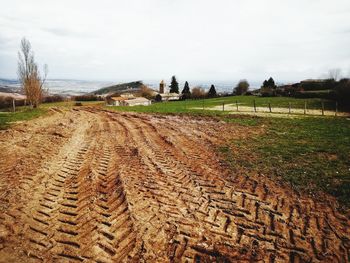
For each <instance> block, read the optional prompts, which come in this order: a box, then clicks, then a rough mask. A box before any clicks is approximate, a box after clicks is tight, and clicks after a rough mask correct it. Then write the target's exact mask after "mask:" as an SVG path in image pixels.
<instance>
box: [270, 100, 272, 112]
mask: <svg viewBox="0 0 350 263" xmlns="http://www.w3.org/2000/svg"><path fill="white" fill-rule="evenodd" d="M269 110H270V113H271V112H272V110H271V103H270V102H269Z"/></svg>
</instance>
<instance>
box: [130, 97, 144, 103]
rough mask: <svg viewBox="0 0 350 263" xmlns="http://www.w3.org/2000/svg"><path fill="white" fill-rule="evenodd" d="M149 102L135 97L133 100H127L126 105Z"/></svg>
mask: <svg viewBox="0 0 350 263" xmlns="http://www.w3.org/2000/svg"><path fill="white" fill-rule="evenodd" d="M148 101H149V100H148V99H146V98H144V97H137V98H134V99H129V100H128V103H138V102H148Z"/></svg>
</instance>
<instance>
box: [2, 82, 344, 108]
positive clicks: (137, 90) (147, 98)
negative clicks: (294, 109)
mask: <svg viewBox="0 0 350 263" xmlns="http://www.w3.org/2000/svg"><path fill="white" fill-rule="evenodd" d="M249 88H250V87H249V83H248V81H247V80H241V81H239V82H238V83H237V85H236V86H235V87H233V89H232V92H217V91H216V88H215V86H214V85H211V87H210V89H209V90H205V89H203V88H202V87H200V86H195V87H192V88H190V85H189V83H188V82H187V81H186V82H185V84H184V87H182V88H181V90H180V87H179V84H178V82H177V80H176V78H175V76H173V77H172V79H171V82H170V84H169V85H167V84H166V82H165V81H164V80H161V81H160V83H159V86H158V89H151V88H150V87H148V86H146V85H145V84H143V82H142V81H134V82H128V83H122V84H117V85H113V86H109V87H105V88H101V89H98V90H96V91H94V92H91V93H88V94H84V95H78V96H71V97H65V96H62V95H60V94H45V96H44V97H43V102H44V103H45V102H59V101H64V100H73V101H94V100H95V101H96V100H99V101H105V102H106V105H108V106H138V105H143V106H149V105H151V104H152V103H158V102H168V101H178V100H186V99H205V98H215V97H223V96H232V95H239V96H241V95H244V96H261V97H276V96H283V97H295V98H322V99H331V100H337V101H339V102H341V101H345V102H346V103H348V101H350V94H349V93H350V92H349V90H350V80H349V79H347V78H344V79H340V80H337V79H336V78H334V77H330V78H327V79H307V80H303V81H300V82H298V83H292V84H287V85H277V84H276V83H275V81H274V79H273V78H272V77H270V78H269V79H267V80H265V81H263V83H262V85H261V87H260V88H259V89H255V90H250V89H249ZM26 100H27V99H26V96H25V95H24V93H23V92H21V90H20V89H19V88H17V89H16V90H11V88H10V87H0V108H9V107H12V106H15V105H16V106H22V105H26Z"/></svg>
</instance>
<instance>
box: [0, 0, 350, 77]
mask: <svg viewBox="0 0 350 263" xmlns="http://www.w3.org/2000/svg"><path fill="white" fill-rule="evenodd" d="M22 37H26V38H27V39H29V40H30V42H31V43H32V47H33V49H34V51H35V54H36V59H37V61H38V62H39V63H40V64H43V63H47V64H48V65H49V71H50V72H49V77H50V78H70V79H85V80H135V79H143V80H149V79H163V78H164V79H169V78H170V76H171V75H174V74H175V75H177V76H178V78H179V79H180V80H182V81H183V80H203V81H213V82H214V81H230V80H237V79H242V78H246V79H248V80H251V81H260V80H263V79H265V78H267V77H269V76H272V77H274V78H275V80H276V81H278V82H283V81H294V80H300V79H305V78H318V77H322V76H324V75H325V74H326V73H327V72H328V70H329V69H332V68H341V69H342V72H343V75H344V76H350V1H349V0H332V1H331V0H283V1H282V0H264V1H262V0H242V1H241V0H215V1H214V0H117V1H116V0H111V1H107V0H98V1H87V0H60V1H48V0H43V1H41V0H31V1H23V0H7V1H5V0H0V78H1V77H4V78H16V67H17V51H18V49H19V43H20V40H21V38H22Z"/></svg>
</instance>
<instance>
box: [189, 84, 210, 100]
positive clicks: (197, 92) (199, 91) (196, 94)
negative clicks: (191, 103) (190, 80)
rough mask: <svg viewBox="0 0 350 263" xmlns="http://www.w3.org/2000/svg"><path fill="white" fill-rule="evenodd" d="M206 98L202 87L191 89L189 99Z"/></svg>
mask: <svg viewBox="0 0 350 263" xmlns="http://www.w3.org/2000/svg"><path fill="white" fill-rule="evenodd" d="M205 96H206V93H205V90H204V89H203V88H202V87H199V86H198V87H194V88H192V95H191V97H192V98H193V99H201V98H204V97H205Z"/></svg>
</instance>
